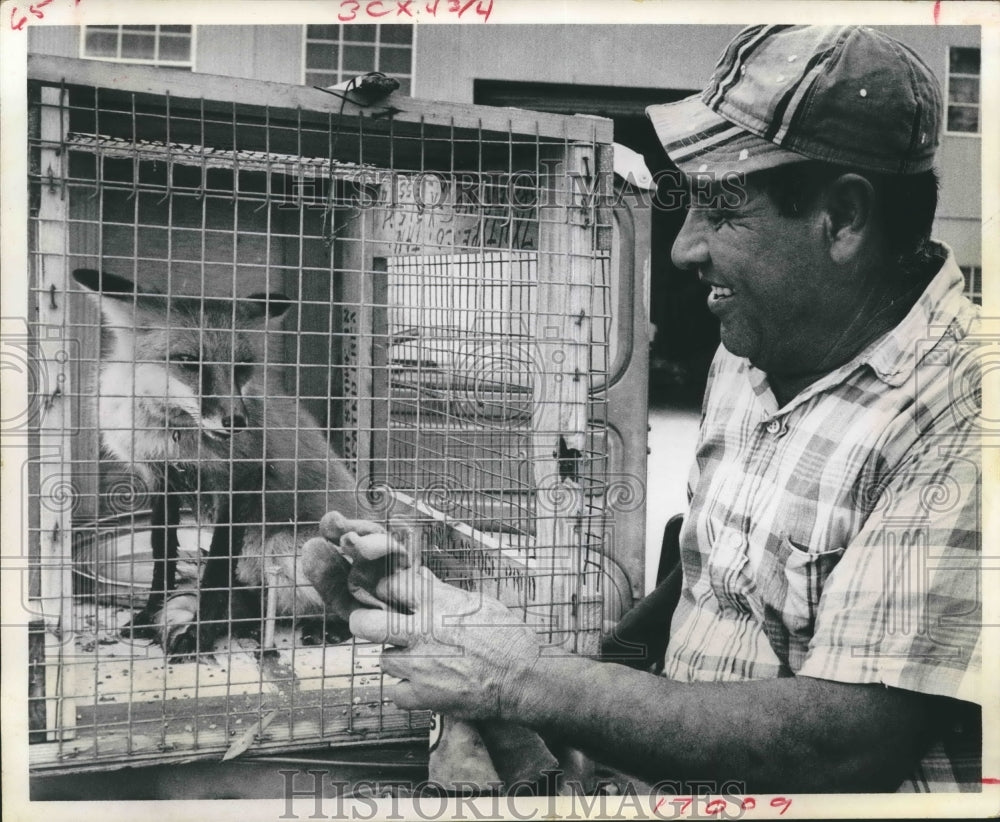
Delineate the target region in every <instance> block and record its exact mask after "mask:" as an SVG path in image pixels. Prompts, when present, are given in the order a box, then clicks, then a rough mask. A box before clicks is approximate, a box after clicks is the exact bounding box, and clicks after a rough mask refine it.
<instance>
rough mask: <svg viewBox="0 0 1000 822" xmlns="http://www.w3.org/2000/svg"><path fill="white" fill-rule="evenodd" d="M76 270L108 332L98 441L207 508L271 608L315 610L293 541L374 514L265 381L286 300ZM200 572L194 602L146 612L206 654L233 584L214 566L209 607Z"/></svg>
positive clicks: (245, 577) (178, 597) (157, 483)
mask: <svg viewBox="0 0 1000 822" xmlns="http://www.w3.org/2000/svg"><path fill="white" fill-rule="evenodd" d="M73 276H74V278H75V279H76V281H77V282H79V283H80V284H81V285H83V286H84V287H86V288H87V289H89V290H90V291H91V292H92V294H93V297H94V299H96V300H98V302H99V304H100V309H101V312H102V315H103V318H104V321H105V327H106V329H107V332H106V333H107V336H108V338H107V339H106V343H109V344H108V345H107V346H106V350H105V351H104V353H103V354H102V366H101V371H100V408H99V419H100V425H101V436H102V440H103V444H104V446H105V448H106V449H107V451H108V452H110V454H111V455H112V456H114V457H116V458H117V459H119V460H121V461H122V462H124V463H126V464H127V465H129V466H130V467H131V468H132V470H134V471H135V472H136V473H137V474H138V475H139V476H140V477H141V478H142V479H143V480H144V481H145V482H146V483H147V485H148V487H149V488H150V489H152V491H153V493H154V494H156V493H162V494H165V495H166V494H167V493H169V494H171V495H181V496H182V497H183V498H185V499H188V500H189V501H190V502H192V503H193V507H196V508H199V509H200V514H201V515H202V516H209V515H210V516H212V517H213V519H214V523H215V531H214V533H213V549H212V554H215V553H217V548H216V546H217V544H218V545H221V546H223V547H222V548H219V549H218V552H221V551H225V550H228V551H229V556H230V557H234V556H235V557H237V559H236V565H235V569H234V572H235V576H236V578H237V579H238V581H239V582H240V583H242V584H243V585H244V586H249V587H251V588H258V589H259V588H262V587H263V585H264V583H265V581H266V580H267V579H268V577H269V579H270V582H272V583H273V588H272V589H271V591H272V595H274V596H276V598H277V612H278V614H280V615H289V614H294V615H296V616H297V617H310V616H311V617H313V618H317V617H319V616H320V615H322V614H323V610H324V609H323V603H322V601H321V599H320V597H319V595H318V594H317V593H316V591H315V589H314V588H313V587H312V586H311V585H310V584H309V583H308V581H307V580H306V579H305V576H304V574H303V572H302V567H301V566H302V563H301V561H300V558H299V551H300V549H301V547H302V545H303V544H304V543H305V542H306V541H307V540H308V539H310V538H311V537H314V536H317V535H318V533H319V532H318V523H319V521H320V519H321V518H322V517H323V515H324V514H325V513H326V512H327V511H330V510H339V511H341V512H342V513H344V514H345V515H346V516H349V517H357V516H365V517H370V516H371V513H370V511H369V510H368V509H366V507H365V506H364V504H363V503H362V502H361V501H360V500H359V496H358V494H357V493H356V483H355V478H354V476H353V475H352V473H351V471H350V470H349V469H348V468H347V466H346V465H345V464H344V462H343V460H341V459H340V457H339V456H338V455H337V454H336V453H335V452H334V451H333V450H332V449H331V448H330V446H329V444H328V442H327V439H326V437H325V435H324V433H323V431H322V430H321V429H320V427H319V426H318V424H317V423H316V421H315V420H314V419H313V418H312V417H311V416H310V415H309V414H308V413H307V412H306V411H305V409H303V408H302V407H301V405H300V404H299V403H298V401H297V400H296V399H295V398H294V397H288V396H271V395H268V394H267V392H266V390H265V389H266V386H265V382H266V380H265V379H264V375H263V373H262V371H263V369H262V368H261V365H260V356H259V352H258V347H259V345H262V344H264V337H265V335H264V332H265V330H266V329H267V327H268V323H269V322H270V321H273V320H275V319H277V318H279V317H280V316H281V315H282V314H284V313H285V311H286V310H287V309H288V307H289V305H290V301H289V300H288V298H286V297H284V296H283V295H280V294H254V295H250V296H249V297H247V298H240V299H238V300H236V301H233V300H228V299H216V298H210V297H205V298H199V297H185V296H173V295H171V296H169V297H168V296H167V295H164V294H161V293H157V292H151V291H145V292H142V293H140V292H139V291H138V290H137V288H136V286H135V284H134V283H132V282H131V281H130V280H127V279H125V278H123V277H118V276H115V275H111V274H106V273H105V274H101V273H99V272H97V271H92V270H89V269H81V270H77V271H75V272H74V274H73ZM255 338H256V339H255ZM255 343H256V344H255ZM265 397H266V400H265ZM222 528H226V529H228V534H229V535H231V537H232V541H233V544H231V545H228V547H227V546H226V544H225V535H224V534H220V529H222ZM217 538H219V539H217ZM220 561H221V560H220ZM269 571H270V572H271V573H270V574H268V572H269ZM207 576H208V571H207V570H206V572H205V575H204V576H203V577H202V580H201V587H202V590H201V591H200V592H199V593H198V594H197V597H198V599H200V602H198V601H193V600H192V597H194V596H195V595H194V594H192V593H191V592H187V593H181V592H177V593H175V594H173V595H170V594H168V595H167V596H166V597H164V598H162V600H161V601H159V602H158V603H157V605H158V606H159V612H158V613H156V614H149V615H148V616H149V618H150V620H151V624H152V625H154V626H155V627H156V630H157V632H158V634H159V639H160V641H161V643H162V644H163V646H164V648H165V649H166V650H167V651H169V652H172V653H178V652H185V651H190V650H193V649H194V647H201V649H202V650H210V647H211V642H212V641H213V640H214V638H215V637H216V636H217V635H218V634H219V633H222V632H224V630H225V628H224V624H225V621H226V614H227V610H226V604H227V603H228V600H227V599H226V597H228V596H229V592H228V591H226V590H224V589H225V588H226V587H227V586H229V585H231V584H232V580H229V579H226V578H225V577H224V576H223V577H222V580H224V581H222V580H220V578H219V576H218V574H215V575H214V576H215V580H216V582H219V583H221V584H220V585H219V589H222V590H221V591H220V592H219V593H218V594H216V595H215V596H214V598H213V600H212V604H211V605H209V602H208V599H209V593H210V592H209V587H208V585H207V583H206V578H207ZM171 587H172V581H169V582H168V583H167V584H166V588H167V590H168V591H169V589H170V588H171ZM151 602H152V595H151ZM258 613H259V612H258ZM213 624H217V625H218V626H219V627H218V628H216V629H213V628H212V625H213ZM199 625H200V628H198V627H196V626H199ZM206 645H207V646H208V647H206Z"/></svg>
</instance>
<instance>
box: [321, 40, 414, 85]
mask: <svg viewBox="0 0 1000 822" xmlns="http://www.w3.org/2000/svg"><path fill="white" fill-rule="evenodd" d="M369 71H381V72H382V73H383V74H387V75H388V76H390V77H395V78H396V79H397V80H399V90H400V91H402V92H403V93H404V94H410V93H411V89H412V85H413V26H410V25H398V26H396V25H393V26H383V25H381V24H373V25H353V26H344V25H335V26H306V53H305V72H304V73H305V83H306V85H309V86H333V85H336V84H337V83H342V82H343V81H344V80H349V79H351V78H352V77H357V76H358V75H359V74H365V73H367V72H369Z"/></svg>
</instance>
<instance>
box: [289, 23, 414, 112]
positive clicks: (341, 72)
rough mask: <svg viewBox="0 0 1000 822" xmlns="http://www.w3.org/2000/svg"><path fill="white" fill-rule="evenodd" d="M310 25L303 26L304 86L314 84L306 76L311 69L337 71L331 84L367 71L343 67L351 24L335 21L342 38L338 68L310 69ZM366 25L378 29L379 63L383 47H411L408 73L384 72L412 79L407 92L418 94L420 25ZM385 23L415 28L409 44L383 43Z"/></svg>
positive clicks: (388, 74) (339, 44)
mask: <svg viewBox="0 0 1000 822" xmlns="http://www.w3.org/2000/svg"><path fill="white" fill-rule="evenodd" d="M310 25H311V24H309V23H306V24H304V25H303V26H302V52H301V56H300V60H299V65H300V66H301V71H300V72H299V77H300V78H301V80H300V82H301V83H302V85H304V86H305V85H310V86H311V85H312V83H309V82H308V80H307V79H306V77H307V75H308V74H309V72H310V70H312V71H329V73H331V74H333V73H335V74H336V75H337V78H338V79H337V81H336V83H331V84H330V85H336V84H337V83H343V82H344V81H346V80H350V79H351V78H352V77H360V76H361V75H362V74H364V73H365V72H363V71H360V70H359V71H354V70H353V69H351V70H347V69H344V68H343V66H344V45H345V42H344V30H345V29H346V28H347V27H348V26H350V25H351V24H350V23H334V24H331V25H337V26H339V29H340V38H339V39H338V40H337V67H336V70H332V69H310V68H309V66H308V65H307V64H306V58H307V54H308V47H309V42H310V40H309V26H310ZM365 25H370V26H374V27H375V30H376V37H375V41H374V42H373V43H372V44H371V45H372V47H373V48H374V49H375V55H376V62H378V63H381V62H382V61H381V49H383V48H388V49H390V50H395V49H400V50H401V49H402V48H404V47H407V48H409V49H410V66H409V72H408V74H405V75H404V74H400V73H399V72H383V73H384V74H386V75H387V76H388V77H396V78H397V79H398V78H401V77H406V78H407V79H408V80H409V81H410V90H409V91H408V92H407V94H408V96H410V97H415V96H416V89H417V75H416V65H417V29H418V26H416V25H412V24H410V23H366V24H365ZM383 25H386V26H391V25H409V26H411V27H412V29H413V36H412V38H411V39H410V42H409V44H408V46H404V45H401V44H394V43H383V42H382V26H383ZM314 42H327V43H330V42H333V41H332V40H325V41H314ZM347 45H367V44H365V43H361V42H357V43H355V41H349V42H348V43H347ZM370 70H371V71H382V69H370Z"/></svg>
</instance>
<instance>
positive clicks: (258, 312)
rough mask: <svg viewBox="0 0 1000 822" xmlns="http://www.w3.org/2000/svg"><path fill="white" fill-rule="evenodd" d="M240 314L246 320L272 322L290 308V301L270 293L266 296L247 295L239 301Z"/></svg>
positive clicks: (259, 294) (278, 294) (275, 293)
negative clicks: (266, 320)
mask: <svg viewBox="0 0 1000 822" xmlns="http://www.w3.org/2000/svg"><path fill="white" fill-rule="evenodd" d="M239 305H240V309H241V313H242V314H243V317H244V318H246V319H248V320H258V319H262V318H264V319H268V320H273V319H275V318H276V317H280V316H282V315H283V314H284V313H285V312H286V311H288V309H289V308H291V307H292V301H291V300H290V299H289V298H288V297H286V296H285V295H284V294H280V293H278V292H277V291H270V292H268V293H267V294H262V293H257V294H248V295H247V296H246V297H243V298H242V299H240V301H239Z"/></svg>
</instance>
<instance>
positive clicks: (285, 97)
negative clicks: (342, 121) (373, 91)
mask: <svg viewBox="0 0 1000 822" xmlns="http://www.w3.org/2000/svg"><path fill="white" fill-rule="evenodd" d="M28 77H29V78H30V79H32V80H38V81H41V82H44V83H52V84H62V83H66V84H69V85H78V86H96V87H101V88H113V89H118V90H120V91H125V92H135V93H139V94H153V95H166V94H169V95H170V96H171V98H173V99H175V100H178V101H180V100H184V99H188V100H199V101H200V100H206V101H211V100H226V101H231V102H232V103H234V104H236V105H238V106H242V107H245V108H246V110H247V112H248V113H253V114H257V115H263V114H264V112H265V111H266V110H268V109H271V110H272V111H286V112H289V114H290V115H291V114H292V113H294V112H296V111H298V110H302V113H303V116H304V117H306V118H309V117H310V114H311V113H313V112H315V113H316V114H318V115H321V117H320V118H317V120H318V121H320V122H322V119H323V118H325V117H326V116H327V115H328V114H336V115H338V116H341V115H346V116H354V117H365V118H372V119H375V120H383V121H384V120H385V119H387V118H388V117H389V116H390V114H391V117H392V118H393V119H394V120H395V121H396V122H397V123H399V124H406V123H411V124H425V125H440V126H444V127H447V128H451V127H454V126H458V127H464V128H473V129H482V130H483V131H486V132H500V133H507V132H510V131H513V132H516V133H520V134H527V135H534V136H538V137H540V138H548V139H568V140H584V141H593V140H596V141H599V142H604V143H610V142H611V139H612V123H611V121H610V120H606V119H603V118H597V117H589V116H574V117H565V116H561V115H554V114H544V113H540V112H535V111H524V110H521V109H514V108H493V107H490V106H475V105H469V104H463V103H441V102H436V101H431V100H420V99H416V98H412V97H407V96H406V95H403V94H400V93H398V92H394V93H393V94H391V95H390V96H389V97H387V98H386V99H385V100H384V101H380V103H378V104H376V105H374V106H371V107H365V106H361V105H358V104H357V103H356V102H355V99H357V98H352V96H351V95H350V94H348V95H346V96H347V99H346V100H344V99H342V98H340V97H336V96H334V95H332V94H327V93H325V92H323V91H319V90H317V89H314V88H311V87H310V86H290V85H285V84H283V83H271V82H266V81H262V80H248V79H243V78H240V80H239V81H238V82H234V79H233V78H232V77H221V76H216V75H211V74H200V73H195V72H191V73H187V72H182V71H170V72H165V71H163V70H162V69H157V68H154V67H149V66H128V69H127V71H123V70H122V66H120V65H114V64H110V63H102V62H100V61H97V60H78V59H73V58H66V57H52V56H49V55H39V54H29V55H28ZM227 105H228V104H227ZM317 120H314V121H317Z"/></svg>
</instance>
